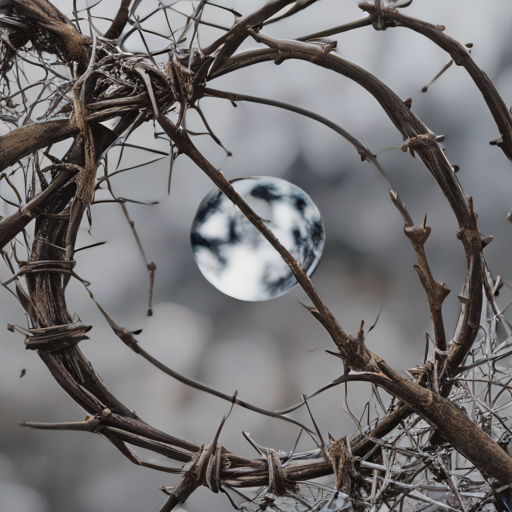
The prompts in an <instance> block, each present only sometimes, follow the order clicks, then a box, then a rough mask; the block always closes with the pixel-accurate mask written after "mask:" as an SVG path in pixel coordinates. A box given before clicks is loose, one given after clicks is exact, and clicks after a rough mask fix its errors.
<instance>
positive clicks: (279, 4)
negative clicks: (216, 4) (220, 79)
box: [203, 0, 294, 74]
mask: <svg viewBox="0 0 512 512" xmlns="http://www.w3.org/2000/svg"><path fill="white" fill-rule="evenodd" d="M293 1H294V0H271V1H270V2H268V3H267V4H265V5H264V6H263V7H262V8H261V9H259V10H257V11H255V12H253V13H252V14H249V16H246V17H245V18H242V19H240V20H238V21H237V22H236V23H235V24H234V25H233V26H232V27H231V29H230V30H229V32H226V33H225V34H224V35H223V36H222V37H220V38H219V39H217V40H216V41H214V42H213V43H212V44H211V45H210V46H208V47H207V48H203V54H204V55H206V56H208V55H211V54H212V53H213V52H215V50H217V49H218V48H220V46H221V45H222V48H221V49H220V51H219V53H218V55H217V57H216V59H215V61H214V62H213V64H212V67H211V68H210V74H213V73H215V71H217V70H218V69H220V68H221V67H222V66H223V65H224V63H225V62H226V61H227V60H228V59H229V58H230V57H231V55H233V54H234V53H235V52H236V50H237V49H238V47H239V46H240V45H241V44H242V43H243V42H244V40H245V39H246V38H247V36H248V35H249V32H248V29H250V28H255V27H259V26H260V25H261V24H262V23H263V22H264V21H265V20H267V19H268V18H270V17H271V16H273V15H274V14H276V13H278V12H279V11H280V10H281V9H282V8H283V7H286V6H287V5H288V4H291V3H292V2H293Z"/></svg>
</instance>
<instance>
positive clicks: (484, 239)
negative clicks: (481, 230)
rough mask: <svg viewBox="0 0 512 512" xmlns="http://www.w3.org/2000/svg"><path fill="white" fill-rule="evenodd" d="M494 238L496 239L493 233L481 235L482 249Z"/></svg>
mask: <svg viewBox="0 0 512 512" xmlns="http://www.w3.org/2000/svg"><path fill="white" fill-rule="evenodd" d="M493 240H494V237H493V236H492V235H489V236H485V235H480V242H481V244H482V249H483V248H484V247H487V246H488V245H489V244H490V243H491V242H492V241H493Z"/></svg>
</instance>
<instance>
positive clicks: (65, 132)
mask: <svg viewBox="0 0 512 512" xmlns="http://www.w3.org/2000/svg"><path fill="white" fill-rule="evenodd" d="M77 133H78V128H77V127H76V126H73V125H72V124H71V123H70V122H69V119H56V120H54V121H45V122H44V123H35V124H30V125H28V126H23V127H22V128H18V129H17V130H13V131H12V132H9V133H7V134H6V135H3V136H2V137H0V171H3V170H4V169H6V168H7V167H9V166H10V165H13V164H15V163H16V162H17V161H18V160H20V159H21V158H23V157H25V156H27V155H30V154H31V153H33V152H34V151H37V150H38V149H41V148H44V147H46V146H49V145H50V144H54V143H56V142H60V141H62V140H66V139H69V138H70V137H73V136H75V135H76V134H77Z"/></svg>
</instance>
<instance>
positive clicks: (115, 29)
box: [105, 0, 132, 39]
mask: <svg viewBox="0 0 512 512" xmlns="http://www.w3.org/2000/svg"><path fill="white" fill-rule="evenodd" d="M131 3H132V0H121V6H120V7H119V10H118V11H117V14H116V17H115V18H114V19H113V21H112V25H110V27H109V29H108V30H107V31H106V32H105V37H106V38H107V39H117V38H118V37H119V36H120V35H121V34H122V33H123V30H124V27H126V23H128V14H129V11H128V8H129V7H130V4H131Z"/></svg>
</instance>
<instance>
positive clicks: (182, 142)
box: [156, 113, 512, 483]
mask: <svg viewBox="0 0 512 512" xmlns="http://www.w3.org/2000/svg"><path fill="white" fill-rule="evenodd" d="M156 118H157V121H158V123H159V124H160V126H161V127H162V128H163V130H164V131H165V132H166V133H167V135H168V136H169V137H170V138H171V140H173V142H174V143H175V144H176V147H177V148H178V149H179V150H180V151H181V152H182V153H184V154H186V155H187V156H188V157H189V158H191V159H192V161H193V162H194V163H196V165H198V166H199V167H200V168H201V169H202V170H203V171H204V172H205V173H206V174H207V176H208V177H209V178H210V179H211V180H212V181H213V182H214V183H215V184H216V185H217V186H218V187H219V189H220V190H221V191H222V192H223V193H224V194H225V195H226V196H227V197H228V198H229V199H230V200H231V201H232V202H233V203H234V204H235V205H236V206H238V208H239V209H240V210H241V211H242V213H243V214H244V215H245V216H246V218H247V219H248V220H249V221H250V222H251V223H252V224H253V225H254V226H255V227H256V228H257V229H258V231H260V233H262V234H263V236H264V237H265V238H266V239H267V240H268V241H269V242H270V243H271V244H272V246H273V247H274V248H275V249H276V250H277V251H278V252H279V254H280V255H281V256H282V257H283V259H284V260H285V261H286V263H287V264H288V265H289V266H290V269H291V270H292V272H293V273H294V275H295V277H296V278H297V280H298V281H299V283H300V284H301V285H302V286H303V288H304V290H305V291H306V293H307V294H308V296H309V297H310V299H311V300H312V302H313V304H315V307H316V309H315V310H314V311H312V312H313V314H314V316H315V317H316V318H317V319H318V320H319V321H320V322H321V323H322V325H324V327H325V328H326V330H327V332H329V334H330V335H331V337H332V338H333V340H334V342H335V343H336V345H337V347H338V350H339V351H340V357H341V358H342V359H343V360H344V361H345V363H346V364H348V365H349V366H350V367H353V368H354V369H356V370H360V371H373V372H376V373H377V372H380V373H381V374H382V375H383V378H382V379H379V384H380V385H381V386H382V387H383V388H384V389H386V390H387V391H388V392H390V393H391V394H392V395H393V396H395V397H397V398H399V399H400V400H402V401H403V402H405V403H407V404H408V405H409V406H410V407H411V408H413V409H414V410H415V411H416V412H417V413H418V414H420V415H421V416H422V417H423V418H424V419H426V420H427V421H428V422H429V423H431V424H432V425H434V426H435V427H436V428H438V429H439V431H440V432H442V434H443V435H444V436H445V437H446V439H447V440H448V441H449V442H450V443H451V444H452V446H454V448H455V449H457V450H458V451H459V452H460V453H462V454H463V455H464V456H465V457H466V458H468V460H470V461H471V462H472V463H473V464H475V466H476V467H478V468H479V469H480V470H482V471H483V472H485V473H486V474H488V475H490V476H492V477H493V478H497V479H499V481H500V482H503V483H505V482H506V481H512V458H510V457H509V456H508V454H506V453H505V452H504V451H503V450H502V449H501V448H500V447H499V446H498V445H497V444H496V443H495V441H493V440H492V439H491V437H489V436H488V435H487V434H486V433H484V432H483V431H482V430H481V429H480V428H479V427H477V426H476V425H475V424H474V423H472V422H471V420H470V419H469V418H468V417H467V416H465V415H464V414H462V412H461V411H460V410H459V409H458V408H457V407H455V406H454V405H453V404H451V403H450V402H449V401H448V400H446V399H445V398H442V397H440V396H439V395H437V394H436V393H434V392H432V391H430V390H427V389H425V388H422V387H420V386H419V385H418V384H417V383H416V382H412V381H411V380H407V379H405V378H404V377H402V376H401V375H400V374H398V373H397V372H395V371H394V370H392V369H391V368H390V367H389V366H387V364H386V363H385V362H384V361H383V360H382V359H381V358H380V357H378V356H377V355H375V354H373V353H371V352H370V351H369V350H368V349H367V348H366V347H365V346H364V333H363V335H361V333H360V336H358V338H357V339H355V338H352V337H351V336H349V335H347V334H346V333H345V331H343V329H342V328H341V327H340V326H339V324H338V323H337V322H336V320H335V319H334V317H333V316H332V314H331V313H330V311H329V310H328V308H327V306H326V305H325V303H324V302H323V300H322V299H321V298H320V297H319V296H318V294H317V292H316V290H315V289H314V287H313V285H312V283H311V281H310V280H309V278H308V276H307V275H306V274H305V272H304V271H303V270H302V269H301V268H300V266H299V265H298V264H297V262H296V261H295V260H294V259H293V257H291V255H290V254H289V253H288V251H287V250H286V249H285V248H284V247H283V246H282V245H281V244H280V242H279V241H278V240H277V239H276V238H275V237H274V235H273V234H272V232H271V231H270V230H269V229H268V228H267V227H266V225H265V223H263V222H262V221H261V219H260V217H259V216H258V215H256V214H255V213H254V211H253V210H252V209H250V208H249V206H248V205H247V203H245V201H244V200H243V199H242V198H241V197H240V196H239V194H237V193H236V191H234V189H233V188H232V186H231V184H230V183H229V182H228V181H227V179H226V178H225V177H224V175H223V174H222V172H220V171H219V170H217V169H216V168H215V167H214V166H212V165H211V164H210V162H208V160H206V159H205V158H204V156H203V155H202V154H201V153H200V152H199V151H198V150H197V148H195V146H194V145H193V144H192V142H191V141H190V138H189V137H188V135H187V134H186V133H185V132H184V131H179V130H177V129H176V127H175V126H174V125H173V124H172V123H171V122H170V121H169V120H168V119H167V118H165V117H164V116H163V115H162V114H160V113H157V114H156ZM448 416H449V418H448ZM473 436H474V438H473ZM476 440H477V441H478V443H479V444H478V445H476V444H475V441H476ZM482 446H486V450H487V449H488V450H489V452H488V453H492V456H491V457H492V460H490V459H489V456H488V455H483V454H482V448H481V447H482ZM498 461H499V462H498Z"/></svg>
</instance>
